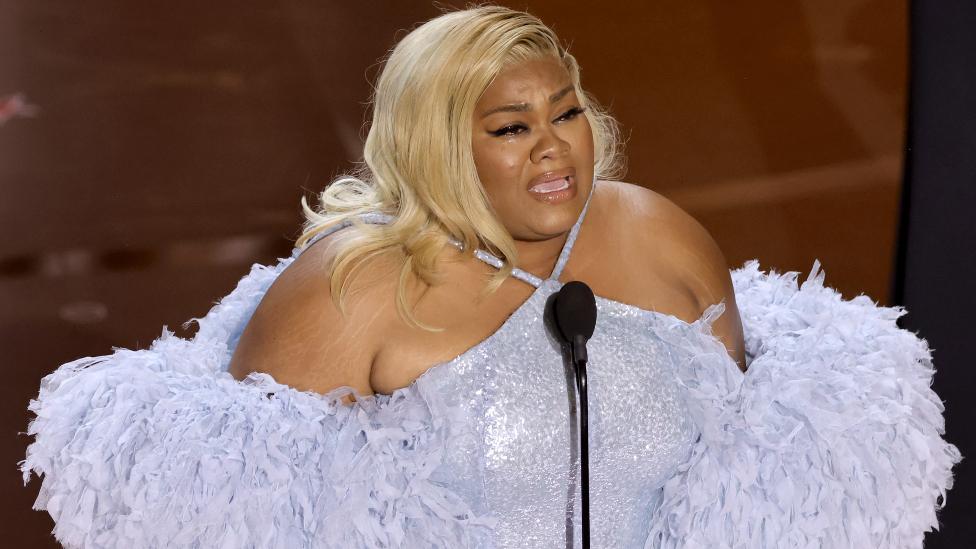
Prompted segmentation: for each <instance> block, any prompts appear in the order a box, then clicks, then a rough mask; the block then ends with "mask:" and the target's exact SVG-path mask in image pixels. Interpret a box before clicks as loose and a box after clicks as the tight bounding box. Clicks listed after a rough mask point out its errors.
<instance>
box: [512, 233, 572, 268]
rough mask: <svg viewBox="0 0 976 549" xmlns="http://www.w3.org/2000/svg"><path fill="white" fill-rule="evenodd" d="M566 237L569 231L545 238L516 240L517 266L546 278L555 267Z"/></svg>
mask: <svg viewBox="0 0 976 549" xmlns="http://www.w3.org/2000/svg"><path fill="white" fill-rule="evenodd" d="M567 238H569V231H566V232H565V233H564V234H562V235H559V236H556V237H553V238H548V239H546V240H535V241H527V240H516V241H515V249H516V250H518V257H519V268H520V269H522V270H523V271H525V272H528V273H531V274H534V275H535V276H537V277H539V278H547V277H548V276H549V275H550V274H551V273H552V270H553V268H555V266H556V261H557V260H558V259H559V253H560V252H561V251H562V250H563V246H564V245H565V244H566V239H567Z"/></svg>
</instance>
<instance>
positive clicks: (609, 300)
mask: <svg viewBox="0 0 976 549" xmlns="http://www.w3.org/2000/svg"><path fill="white" fill-rule="evenodd" d="M617 154H618V146H617V140H616V133H615V126H614V123H613V121H612V119H611V118H610V117H609V116H607V115H606V114H604V113H602V112H601V111H600V109H599V107H598V105H597V104H596V103H595V102H594V101H593V100H592V98H590V97H589V96H587V95H586V94H585V93H584V92H583V91H582V89H581V87H580V80H579V71H578V69H577V66H576V63H575V60H574V59H573V57H572V56H571V55H569V53H568V52H566V51H565V50H564V49H563V48H562V47H561V46H560V45H559V42H558V40H557V39H556V37H555V36H554V35H553V33H552V32H551V30H550V29H548V28H547V27H545V26H544V25H543V24H542V23H541V22H539V21H538V20H537V19H535V18H533V17H531V16H529V15H527V14H524V13H520V12H513V11H510V10H507V9H504V8H497V7H482V8H477V9H472V10H466V11H458V12H453V13H448V14H445V15H443V16H441V17H438V18H436V19H434V20H431V21H429V22H427V23H426V24H424V25H422V26H421V27H419V28H417V29H416V30H414V31H413V32H411V33H410V34H409V35H407V36H406V37H405V38H404V39H403V40H402V41H401V42H400V43H399V44H398V45H397V47H396V49H395V50H394V51H393V53H392V54H391V55H390V57H389V59H388V60H387V62H386V65H385V67H384V69H383V72H382V75H381V77H380V80H379V82H378V84H377V88H376V94H375V97H374V115H373V120H372V127H371V129H370V133H369V136H368V138H367V141H366V146H365V150H364V157H365V160H366V168H365V169H364V170H363V172H362V173H361V174H359V177H358V178H352V177H350V178H344V179H340V180H339V181H337V182H335V183H334V184H333V185H332V186H330V187H329V188H328V189H326V191H324V192H323V194H322V197H321V199H322V200H321V201H322V206H321V209H320V210H319V211H312V210H311V209H309V208H308V207H307V206H306V210H307V215H308V223H307V226H306V231H305V233H304V234H303V235H302V237H301V238H300V239H299V241H298V243H297V246H296V250H295V252H294V253H293V254H292V257H290V258H288V259H283V260H281V261H280V262H279V264H278V265H276V266H274V267H271V268H268V267H264V266H255V268H254V269H253V270H252V272H251V273H250V274H249V275H248V276H246V277H244V278H243V279H242V280H241V282H240V283H239V285H238V287H237V289H236V290H235V291H234V292H232V293H231V294H230V295H229V296H227V297H226V298H225V299H224V300H222V301H221V303H220V304H219V305H218V306H216V307H215V308H214V309H213V310H211V312H210V313H209V314H208V315H207V316H206V317H205V318H203V319H200V320H199V325H200V329H199V331H198V333H197V335H196V336H195V337H194V338H193V340H190V341H186V340H182V339H179V338H175V337H173V336H172V334H170V333H168V332H165V331H164V333H163V337H161V338H160V339H159V340H157V341H156V342H155V343H154V344H153V346H152V348H151V349H149V350H144V351H128V350H120V351H117V352H116V353H115V354H114V355H112V356H110V357H99V358H96V359H91V358H87V359H82V360H79V361H76V362H73V363H70V364H66V365H64V366H62V367H61V368H59V369H58V370H57V371H55V372H54V373H52V374H51V375H49V376H48V377H47V378H45V380H44V384H43V385H42V388H41V394H40V396H39V397H38V399H37V400H35V401H32V403H31V409H32V410H33V411H34V412H35V413H36V414H37V418H36V419H35V420H34V421H33V422H32V424H31V427H30V430H29V432H30V433H31V434H34V435H36V441H35V442H34V444H32V445H31V447H30V448H29V449H28V456H27V459H26V460H25V461H24V462H22V464H21V467H22V470H23V472H24V475H25V481H26V480H27V479H28V478H29V474H30V471H31V470H33V471H36V472H38V473H43V474H44V484H43V486H42V490H41V494H40V496H39V498H38V502H37V504H36V505H35V507H36V508H38V509H47V510H48V511H49V512H50V513H51V515H52V516H53V517H54V519H55V521H56V527H55V535H56V536H57V537H58V539H59V540H61V541H62V542H63V543H65V544H66V545H69V546H86V547H88V546H90V547H100V546H116V545H118V546H126V547H155V546H160V547H163V546H165V547H182V546H188V547H190V546H192V547H196V546H201V547H202V546H227V547H252V546H258V547H553V546H564V545H568V544H572V545H573V546H579V545H580V543H579V541H580V537H581V532H580V522H581V508H580V496H579V481H580V479H579V461H578V459H579V456H578V454H579V449H578V446H577V442H576V441H577V438H576V437H577V430H576V410H575V395H574V393H573V389H574V385H573V384H572V383H571V382H570V381H569V376H570V375H571V374H569V373H568V370H567V369H566V365H565V363H564V361H563V358H562V355H561V353H560V349H559V345H558V342H557V340H556V339H554V337H553V336H552V335H551V334H550V333H549V331H548V330H547V328H546V326H545V322H544V321H543V316H544V312H545V307H546V302H547V300H548V298H549V297H550V296H551V295H553V293H554V292H555V291H556V290H558V289H559V288H560V287H561V285H562V283H563V282H566V281H568V280H572V279H578V280H584V281H586V282H587V284H589V285H590V286H591V287H592V288H593V289H594V292H595V293H596V294H597V306H598V321H597V327H596V330H595V332H594V334H593V337H592V338H591V340H590V342H589V344H588V350H589V354H590V361H589V366H588V385H589V393H590V400H589V407H588V410H589V429H590V437H591V438H590V442H589V453H590V494H591V496H590V497H591V527H592V531H591V537H592V540H593V546H594V547H764V548H774V547H775V548H780V547H810V546H816V547H850V546H859V547H862V546H863V547H920V546H921V539H922V534H923V532H924V531H926V530H928V529H930V528H932V527H937V526H938V522H937V519H936V515H935V511H936V506H937V504H938V503H937V498H939V497H941V498H942V499H943V500H944V498H945V493H946V490H948V489H949V488H950V487H951V485H952V475H951V467H952V465H953V464H954V463H956V462H958V461H959V459H961V456H960V455H959V452H958V450H957V449H956V448H955V447H954V446H952V445H951V444H947V443H946V442H945V441H943V440H942V438H941V436H940V435H941V434H942V432H943V430H942V427H943V420H942V415H941V412H942V410H943V408H942V404H941V402H940V401H939V399H938V397H937V396H936V395H935V394H934V393H933V392H932V391H931V389H930V388H929V381H930V380H931V376H932V374H933V370H932V365H931V360H930V358H931V357H930V354H929V351H928V348H927V346H926V344H925V341H924V340H920V339H918V338H917V337H915V336H914V334H911V333H910V332H907V331H905V330H900V329H898V328H897V326H896V325H895V322H894V321H895V319H897V317H898V316H900V315H901V314H903V311H902V310H901V309H898V308H891V309H889V308H884V307H877V306H876V305H874V304H873V303H872V302H870V301H869V300H868V299H867V298H866V297H864V296H861V297H859V298H855V299H854V300H852V301H843V300H842V299H841V298H840V296H839V295H838V294H837V293H836V292H834V291H833V290H831V289H829V288H826V287H824V286H823V274H822V273H818V264H817V263H816V262H815V263H814V268H813V271H812V272H811V274H810V276H809V277H808V279H807V281H806V282H805V283H804V284H803V285H802V287H800V288H799V289H798V288H796V284H795V273H788V274H787V275H778V274H776V273H770V274H768V275H767V274H765V273H761V272H760V271H759V270H758V265H757V263H756V262H755V261H752V262H749V263H747V264H746V265H745V266H743V267H742V268H741V269H738V270H736V271H734V272H732V273H730V272H729V271H728V270H727V269H726V267H725V260H724V258H723V256H722V254H721V252H720V250H719V249H718V247H717V246H716V245H715V243H714V241H713V240H712V239H711V238H710V237H709V235H708V234H707V232H706V231H705V230H704V229H702V227H701V226H700V225H699V224H698V223H697V222H695V221H694V220H693V219H692V218H691V217H689V216H688V215H687V214H685V213H684V212H682V211H681V210H680V209H678V208H677V207H676V206H674V205H673V204H671V203H670V202H668V201H667V200H665V199H664V198H662V197H660V196H659V195H657V194H655V193H653V192H651V191H648V190H645V189H643V188H641V187H638V186H635V185H629V184H625V183H620V182H615V181H613V180H612V177H613V176H614V175H615V170H616V168H617V166H619V162H618V156H617ZM740 308H741V312H740ZM743 373H745V374H744V375H743Z"/></svg>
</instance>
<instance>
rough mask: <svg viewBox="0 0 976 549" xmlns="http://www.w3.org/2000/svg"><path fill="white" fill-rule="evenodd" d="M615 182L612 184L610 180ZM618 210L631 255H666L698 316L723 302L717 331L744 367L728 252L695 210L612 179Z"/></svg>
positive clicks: (677, 280)
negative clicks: (690, 297)
mask: <svg viewBox="0 0 976 549" xmlns="http://www.w3.org/2000/svg"><path fill="white" fill-rule="evenodd" d="M608 183H611V182H608ZM610 187H611V188H612V189H613V193H614V195H615V200H614V201H613V206H612V207H613V208H615V210H616V211H617V212H619V216H618V218H617V221H616V222H617V223H620V224H622V225H623V227H624V229H626V232H625V233H621V234H627V235H629V236H628V237H627V238H622V239H621V240H622V241H624V242H626V244H625V246H626V247H627V248H628V257H631V258H638V259H637V261H636V263H637V265H636V267H637V268H638V269H642V268H647V269H649V268H650V266H649V265H642V264H641V262H642V261H644V260H642V259H641V258H653V260H654V261H658V262H659V261H660V260H661V258H667V265H668V266H667V271H668V272H669V273H670V276H671V277H673V280H674V281H675V283H676V284H679V283H680V284H681V285H683V286H684V287H685V288H686V290H687V292H688V293H690V294H691V295H693V296H695V300H696V301H697V310H698V314H697V315H696V317H697V316H700V314H701V313H703V312H704V311H705V309H707V308H708V307H709V306H711V305H714V304H716V303H719V302H722V303H724V304H725V312H724V313H723V314H722V316H720V317H719V318H718V319H717V320H715V322H714V324H713V328H712V330H713V334H714V335H715V336H716V337H718V338H719V340H720V341H722V342H723V343H724V344H725V345H726V347H727V348H728V349H729V353H730V355H731V356H732V357H733V358H734V359H735V360H736V362H737V364H738V366H739V368H740V369H741V370H743V371H745V355H744V344H743V341H742V338H743V334H742V324H741V319H740V317H739V311H738V307H737V304H736V301H735V292H734V287H733V285H732V276H731V273H730V271H729V265H728V262H727V261H726V258H725V254H724V253H723V252H722V250H721V248H720V247H719V245H718V243H717V242H716V241H715V239H714V238H713V237H712V235H711V234H710V233H709V232H708V230H707V229H706V228H705V227H704V226H703V225H702V224H701V223H700V222H699V221H698V220H697V219H695V218H694V217H693V216H692V215H691V214H689V213H688V212H686V211H685V210H683V209H682V208H681V207H679V206H678V205H677V204H675V203H674V202H673V201H671V200H670V199H668V198H667V197H665V196H663V195H661V194H660V193H657V192H655V191H653V190H651V189H648V188H645V187H641V186H640V185H634V184H631V183H622V182H612V184H611V185H610Z"/></svg>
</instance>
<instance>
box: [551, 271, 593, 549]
mask: <svg viewBox="0 0 976 549" xmlns="http://www.w3.org/2000/svg"><path fill="white" fill-rule="evenodd" d="M552 308H553V311H552V314H553V320H554V321H555V324H556V329H557V330H558V332H559V335H560V336H562V339H563V342H564V343H566V344H568V345H569V347H570V350H571V353H572V360H573V368H574V369H575V371H576V392H577V393H578V394H579V403H580V404H579V410H580V422H579V423H580V457H581V459H580V480H581V483H582V487H581V490H580V491H581V492H582V498H581V499H582V507H583V549H589V548H590V456H589V434H588V432H587V421H586V412H587V402H586V363H587V360H588V358H587V354H586V342H587V341H589V339H590V338H591V337H593V330H594V329H595V328H596V298H594V297H593V291H592V290H590V287H589V286H587V285H586V284H585V283H583V282H580V281H579V280H573V281H570V282H567V283H566V284H564V285H563V287H562V288H561V289H560V290H559V291H558V292H556V295H555V298H554V301H553V304H552Z"/></svg>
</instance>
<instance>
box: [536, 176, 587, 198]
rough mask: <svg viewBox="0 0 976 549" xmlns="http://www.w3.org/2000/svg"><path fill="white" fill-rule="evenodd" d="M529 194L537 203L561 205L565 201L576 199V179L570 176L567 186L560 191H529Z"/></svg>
mask: <svg viewBox="0 0 976 549" xmlns="http://www.w3.org/2000/svg"><path fill="white" fill-rule="evenodd" d="M529 194H531V195H532V198H534V199H536V200H538V201H539V202H544V203H546V204H562V203H563V202H566V201H567V200H572V199H573V198H576V178H575V177H572V176H570V178H569V186H568V187H566V188H565V189H563V190H561V191H552V192H548V193H537V192H535V191H529Z"/></svg>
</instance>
